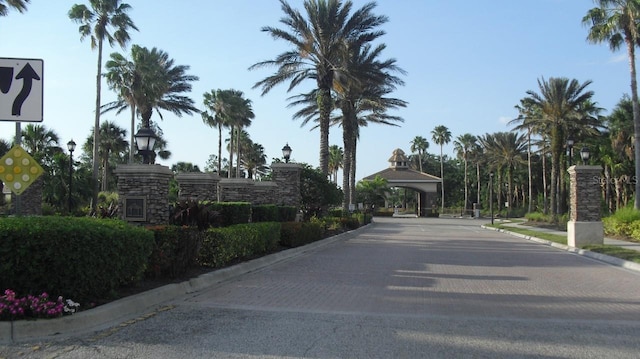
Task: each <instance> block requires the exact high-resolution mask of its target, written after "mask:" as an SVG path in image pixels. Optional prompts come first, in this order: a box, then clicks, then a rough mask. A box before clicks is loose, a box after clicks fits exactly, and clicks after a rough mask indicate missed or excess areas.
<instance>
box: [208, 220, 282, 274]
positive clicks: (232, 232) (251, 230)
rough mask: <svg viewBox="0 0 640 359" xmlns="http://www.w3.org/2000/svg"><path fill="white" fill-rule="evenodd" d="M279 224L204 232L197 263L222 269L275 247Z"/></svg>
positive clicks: (244, 225) (252, 225) (258, 224)
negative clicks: (236, 261)
mask: <svg viewBox="0 0 640 359" xmlns="http://www.w3.org/2000/svg"><path fill="white" fill-rule="evenodd" d="M279 240H280V223H277V222H261V223H250V224H237V225H234V226H230V227H224V228H210V229H209V230H207V231H206V232H204V237H203V241H202V246H201V248H200V252H199V254H198V262H199V263H200V264H202V265H205V266H209V267H215V268H219V267H223V266H226V265H228V264H230V263H231V262H233V261H235V260H242V259H248V258H251V257H254V256H257V255H262V254H265V253H268V252H271V251H274V250H275V249H277V248H278V242H279Z"/></svg>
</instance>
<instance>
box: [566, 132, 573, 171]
mask: <svg viewBox="0 0 640 359" xmlns="http://www.w3.org/2000/svg"><path fill="white" fill-rule="evenodd" d="M574 143H575V141H574V140H573V137H571V136H569V137H568V138H567V153H568V156H569V167H571V166H572V165H573V163H572V162H573V144H574Z"/></svg>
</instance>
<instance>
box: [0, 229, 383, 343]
mask: <svg viewBox="0 0 640 359" xmlns="http://www.w3.org/2000/svg"><path fill="white" fill-rule="evenodd" d="M371 225H373V224H372V223H371V224H368V225H365V226H362V227H359V228H358V229H355V230H352V231H348V232H344V233H341V234H338V235H335V236H333V237H329V238H326V239H323V240H320V241H317V242H313V243H309V244H307V245H304V246H300V247H295V248H291V249H287V250H283V251H280V252H276V253H273V254H269V255H266V256H263V257H260V258H256V259H253V260H250V261H247V262H243V263H239V264H236V265H234V266H231V267H227V268H222V269H218V270H214V271H212V272H209V273H205V274H202V275H200V276H198V277H196V278H192V279H190V280H188V281H184V282H181V283H175V284H168V285H165V286H162V287H158V288H155V289H152V290H149V291H146V292H143V293H139V294H135V295H132V296H129V297H125V298H122V299H118V300H116V301H113V302H110V303H107V304H105V305H101V306H99V307H96V308H93V309H90V310H87V311H82V312H80V313H77V314H73V315H70V316H64V317H61V318H55V319H43V320H18V321H15V322H0V344H11V343H16V342H21V341H27V340H33V339H60V338H62V337H64V336H69V335H73V334H79V333H86V332H94V331H100V330H104V329H107V328H109V327H113V326H115V325H118V324H120V323H122V322H125V321H127V320H130V319H132V318H135V317H138V316H139V315H141V314H143V313H148V312H152V311H154V310H156V309H157V308H158V307H160V306H161V304H163V303H166V302H168V301H171V300H173V299H176V298H178V297H181V296H184V295H187V294H192V293H195V292H198V291H200V290H203V289H205V288H208V287H210V286H213V285H216V284H219V283H222V282H225V281H228V280H231V279H233V278H236V277H238V276H240V275H243V274H246V273H250V272H255V271H258V270H261V269H263V268H265V267H268V266H271V265H274V264H276V263H279V262H283V261H286V260H289V259H293V258H295V257H298V256H301V255H304V254H306V253H308V252H311V251H314V250H318V249H320V248H322V247H325V246H327V245H330V244H333V243H335V242H339V241H346V240H348V239H350V238H352V237H353V236H354V235H355V234H356V233H358V232H359V231H361V230H362V229H363V228H367V227H369V226H371Z"/></svg>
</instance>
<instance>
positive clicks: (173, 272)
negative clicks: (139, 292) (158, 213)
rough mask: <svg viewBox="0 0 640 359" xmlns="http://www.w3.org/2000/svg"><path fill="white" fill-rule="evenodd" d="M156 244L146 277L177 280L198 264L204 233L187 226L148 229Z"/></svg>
mask: <svg viewBox="0 0 640 359" xmlns="http://www.w3.org/2000/svg"><path fill="white" fill-rule="evenodd" d="M148 229H149V230H151V231H152V232H153V234H154V239H155V243H154V246H153V251H152V253H151V256H150V258H149V265H148V268H147V271H146V272H145V275H146V276H147V277H152V278H157V277H168V278H176V277H178V276H181V275H183V274H185V273H186V272H187V270H188V269H189V268H191V267H193V266H194V265H195V264H196V260H197V257H198V251H199V250H200V246H201V245H202V237H203V235H202V231H200V230H198V229H197V228H196V227H187V226H154V227H148Z"/></svg>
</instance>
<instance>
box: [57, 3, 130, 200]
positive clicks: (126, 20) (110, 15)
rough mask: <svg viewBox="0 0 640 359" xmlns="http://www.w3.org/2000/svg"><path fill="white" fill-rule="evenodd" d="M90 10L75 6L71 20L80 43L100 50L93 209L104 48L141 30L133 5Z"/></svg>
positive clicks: (123, 41) (97, 5)
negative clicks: (132, 12)
mask: <svg viewBox="0 0 640 359" xmlns="http://www.w3.org/2000/svg"><path fill="white" fill-rule="evenodd" d="M89 5H90V7H91V8H88V7H87V6H86V5H83V4H75V5H73V6H72V7H71V10H69V18H70V19H71V20H73V21H74V22H76V23H79V24H80V27H79V28H78V31H79V32H80V40H84V38H86V37H90V38H91V49H92V50H93V49H95V48H96V47H97V48H98V71H97V73H96V109H95V121H94V125H93V128H94V131H93V143H94V146H93V160H94V161H93V167H92V168H93V173H92V179H93V196H92V201H91V208H92V209H93V210H95V209H96V206H97V202H98V146H97V145H98V143H100V138H99V137H100V133H99V132H100V131H99V129H100V92H101V83H102V78H101V77H102V47H103V43H104V41H105V40H107V42H108V43H109V45H110V46H113V45H114V44H115V43H118V44H119V45H120V46H121V47H123V48H124V47H125V45H126V44H127V42H129V39H130V36H129V31H130V30H138V28H137V27H136V26H135V24H134V23H133V21H132V20H131V18H130V17H129V15H127V12H128V11H129V10H131V6H129V5H128V4H126V3H123V2H121V1H120V0H89Z"/></svg>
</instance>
